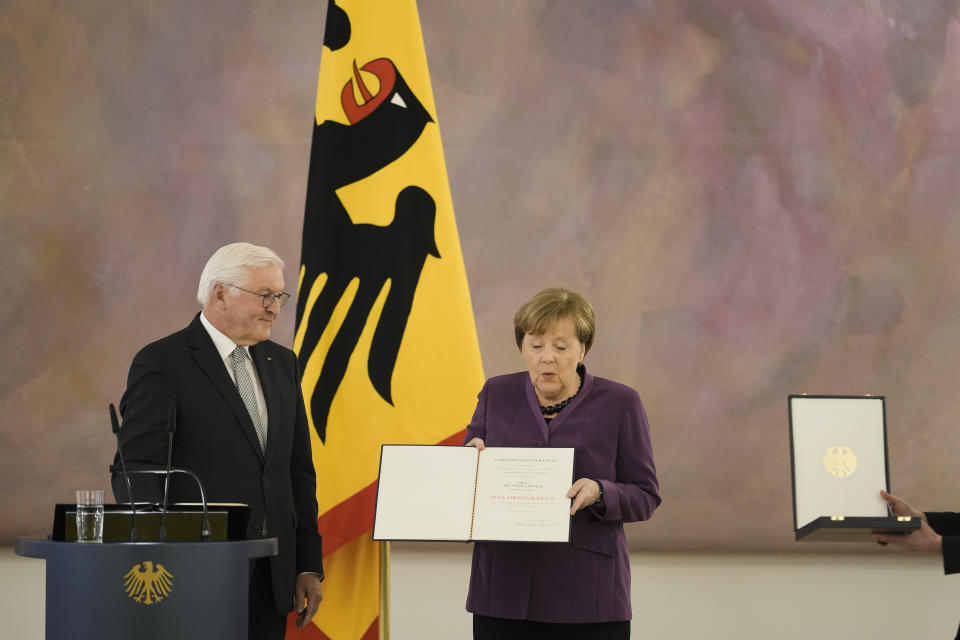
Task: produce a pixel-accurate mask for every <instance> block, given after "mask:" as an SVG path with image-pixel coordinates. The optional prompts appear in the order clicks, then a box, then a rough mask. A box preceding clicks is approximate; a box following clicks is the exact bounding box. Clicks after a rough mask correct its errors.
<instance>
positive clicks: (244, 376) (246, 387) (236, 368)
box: [230, 347, 267, 538]
mask: <svg viewBox="0 0 960 640" xmlns="http://www.w3.org/2000/svg"><path fill="white" fill-rule="evenodd" d="M230 359H231V360H233V377H234V378H236V380H237V391H239V392H240V397H241V398H242V399H243V404H244V405H245V406H246V407H247V413H249V414H250V419H251V420H253V428H254V429H255V430H256V432H257V440H259V441H260V449H261V450H263V449H264V448H265V447H266V439H265V438H264V437H263V423H262V422H260V409H258V408H257V392H256V391H254V390H253V381H252V380H251V379H250V374H249V373H247V367H246V366H245V362H246V360H247V350H246V349H244V348H243V347H237V348H236V349H234V350H233V351H231V352H230ZM254 529H255V530H256V532H257V534H258V535H260V536H262V537H264V538H266V537H267V514H263V520H261V522H260V524H259V525H257V526H255V527H254Z"/></svg>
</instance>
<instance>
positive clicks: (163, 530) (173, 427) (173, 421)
mask: <svg viewBox="0 0 960 640" xmlns="http://www.w3.org/2000/svg"><path fill="white" fill-rule="evenodd" d="M176 431H177V418H176V413H175V410H174V408H173V405H170V407H169V408H168V409H167V474H166V478H164V481H163V508H162V509H161V512H160V530H159V531H157V540H159V541H160V542H165V541H166V539H167V493H168V492H169V491H170V461H171V459H172V457H173V434H174V433H175V432H176Z"/></svg>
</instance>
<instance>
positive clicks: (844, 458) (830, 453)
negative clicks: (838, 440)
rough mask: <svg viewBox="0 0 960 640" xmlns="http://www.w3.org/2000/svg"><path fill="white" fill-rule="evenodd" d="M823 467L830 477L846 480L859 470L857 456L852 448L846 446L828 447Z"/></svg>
mask: <svg viewBox="0 0 960 640" xmlns="http://www.w3.org/2000/svg"><path fill="white" fill-rule="evenodd" d="M823 466H824V467H826V469H827V473H829V474H830V475H832V476H835V477H837V478H846V477H847V476H851V475H853V472H854V471H856V470H857V456H856V455H855V454H854V453H853V451H852V450H851V449H850V447H847V446H844V445H835V446H832V447H827V452H826V453H825V454H824V456H823Z"/></svg>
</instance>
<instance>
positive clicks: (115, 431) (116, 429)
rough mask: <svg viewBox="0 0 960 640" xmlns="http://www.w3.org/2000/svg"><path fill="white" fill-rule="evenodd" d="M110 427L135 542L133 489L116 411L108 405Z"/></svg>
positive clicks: (135, 516) (135, 526) (135, 527)
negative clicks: (113, 437) (121, 445)
mask: <svg viewBox="0 0 960 640" xmlns="http://www.w3.org/2000/svg"><path fill="white" fill-rule="evenodd" d="M110 425H111V426H112V427H113V435H114V436H115V437H116V439H117V457H118V458H120V469H121V471H122V472H123V481H124V482H125V483H126V485H127V497H128V498H130V542H136V541H137V507H136V505H134V503H133V489H132V488H131V487H130V476H129V475H128V474H127V464H126V462H124V461H123V450H122V449H121V448H120V421H119V420H118V419H117V409H116V407H114V406H113V403H112V402H111V403H110Z"/></svg>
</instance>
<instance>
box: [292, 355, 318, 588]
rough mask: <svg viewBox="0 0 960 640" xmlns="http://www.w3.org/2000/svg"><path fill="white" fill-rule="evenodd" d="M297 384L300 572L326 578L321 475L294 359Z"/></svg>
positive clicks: (295, 464)
mask: <svg viewBox="0 0 960 640" xmlns="http://www.w3.org/2000/svg"><path fill="white" fill-rule="evenodd" d="M293 366H294V368H295V375H294V380H295V383H296V387H297V389H296V395H297V398H296V402H297V409H296V421H295V423H294V433H293V439H294V441H293V453H292V454H291V456H290V480H291V483H292V485H293V501H294V509H296V512H297V566H296V572H297V574H298V575H299V574H301V573H316V574H317V575H319V576H320V579H321V580H323V539H322V537H321V536H320V532H319V531H318V530H317V511H318V507H317V474H316V471H315V470H314V468H313V452H312V450H311V448H310V424H309V423H308V422H307V411H306V409H305V407H304V404H303V391H302V388H301V386H300V367H299V365H298V364H297V360H296V357H294V358H293Z"/></svg>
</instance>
